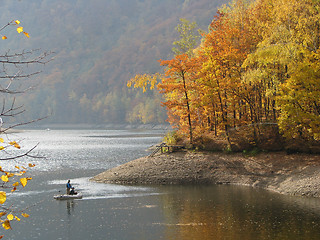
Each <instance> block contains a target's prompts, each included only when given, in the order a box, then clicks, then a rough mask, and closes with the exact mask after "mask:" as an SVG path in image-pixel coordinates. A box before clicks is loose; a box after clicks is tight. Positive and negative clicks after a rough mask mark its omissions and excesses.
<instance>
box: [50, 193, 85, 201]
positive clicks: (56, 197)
mask: <svg viewBox="0 0 320 240" xmlns="http://www.w3.org/2000/svg"><path fill="white" fill-rule="evenodd" d="M53 198H54V199H57V200H72V199H81V198H82V194H81V193H78V194H77V195H67V194H62V195H55V196H53Z"/></svg>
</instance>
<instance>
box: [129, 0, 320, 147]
mask: <svg viewBox="0 0 320 240" xmlns="http://www.w3.org/2000/svg"><path fill="white" fill-rule="evenodd" d="M319 11H320V2H319V1H315V0H281V1H279V0H257V1H244V0H235V1H233V2H232V4H231V5H229V6H228V7H224V8H221V9H220V11H219V12H218V15H216V16H215V17H214V18H213V20H212V22H211V24H210V27H209V31H208V32H207V33H203V34H202V41H201V44H200V45H197V46H195V47H194V48H193V49H190V46H192V44H189V43H190V41H191V40H192V39H193V37H194V36H195V35H194V32H193V31H192V29H193V27H192V25H191V24H190V23H189V22H184V23H182V24H181V28H180V29H182V31H181V33H183V34H181V39H180V41H178V43H180V45H179V46H180V51H178V52H177V53H176V54H175V56H174V57H173V58H166V59H169V60H161V61H160V65H161V66H164V67H166V68H165V70H164V71H163V72H159V73H157V74H143V75H137V76H136V77H135V78H132V79H131V80H130V82H129V83H128V86H129V87H132V86H134V87H142V88H144V89H146V88H147V86H148V85H149V86H150V88H151V89H153V88H154V87H155V86H157V89H158V90H159V91H160V93H162V94H163V95H164V98H165V99H164V101H163V104H164V105H165V106H166V107H167V110H168V115H169V121H170V123H171V124H172V125H174V126H176V127H177V128H178V130H179V133H180V135H182V136H184V137H183V138H187V139H189V143H191V144H196V145H198V146H201V144H204V145H207V144H205V142H206V141H208V139H210V138H211V139H212V138H214V137H219V136H222V137H223V138H222V139H225V140H226V142H227V147H228V148H229V149H230V150H242V149H249V148H253V147H259V148H262V149H272V150H277V149H279V150H280V149H283V147H286V148H287V149H291V150H292V151H295V150H304V151H310V152H319V146H320V75H319V74H320V65H319V59H320V49H319V47H320V12H319ZM215 142H217V141H215ZM291 150H290V151H291Z"/></svg>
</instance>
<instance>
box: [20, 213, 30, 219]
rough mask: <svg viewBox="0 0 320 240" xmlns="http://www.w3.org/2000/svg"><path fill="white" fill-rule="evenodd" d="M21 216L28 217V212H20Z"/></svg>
mask: <svg viewBox="0 0 320 240" xmlns="http://www.w3.org/2000/svg"><path fill="white" fill-rule="evenodd" d="M21 215H22V216H23V217H25V218H28V217H29V214H27V213H22V214H21Z"/></svg>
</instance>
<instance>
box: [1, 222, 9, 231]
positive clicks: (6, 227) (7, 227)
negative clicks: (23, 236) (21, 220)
mask: <svg viewBox="0 0 320 240" xmlns="http://www.w3.org/2000/svg"><path fill="white" fill-rule="evenodd" d="M2 227H3V228H4V229H6V230H8V229H11V225H10V221H9V220H5V221H4V223H2Z"/></svg>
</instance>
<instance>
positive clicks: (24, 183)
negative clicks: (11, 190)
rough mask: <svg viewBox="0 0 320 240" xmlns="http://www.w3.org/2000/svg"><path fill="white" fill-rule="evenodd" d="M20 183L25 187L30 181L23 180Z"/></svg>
mask: <svg viewBox="0 0 320 240" xmlns="http://www.w3.org/2000/svg"><path fill="white" fill-rule="evenodd" d="M20 182H21V185H22V186H23V187H25V186H26V185H27V182H28V180H27V179H26V178H21V179H20Z"/></svg>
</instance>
